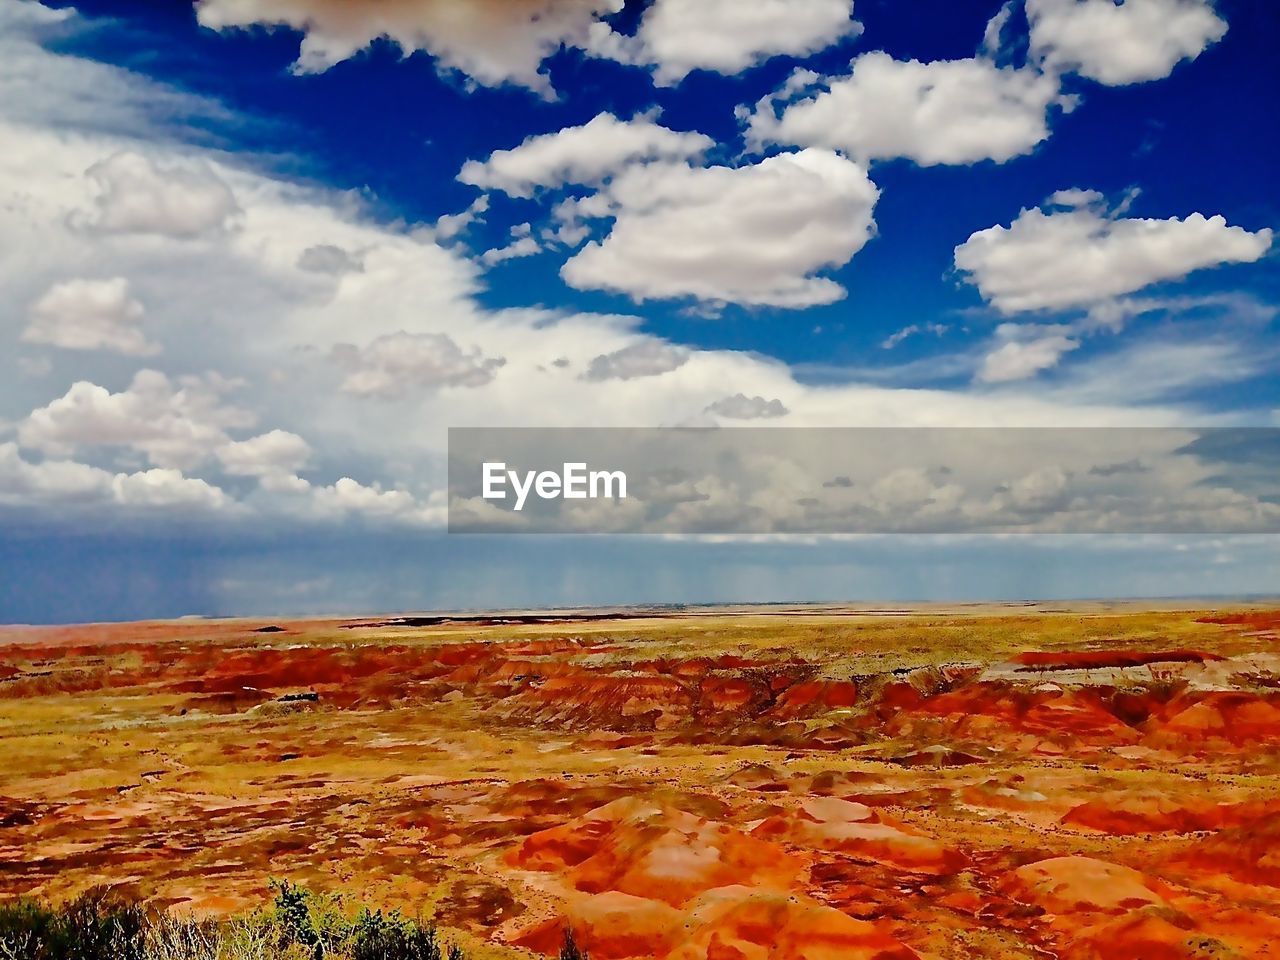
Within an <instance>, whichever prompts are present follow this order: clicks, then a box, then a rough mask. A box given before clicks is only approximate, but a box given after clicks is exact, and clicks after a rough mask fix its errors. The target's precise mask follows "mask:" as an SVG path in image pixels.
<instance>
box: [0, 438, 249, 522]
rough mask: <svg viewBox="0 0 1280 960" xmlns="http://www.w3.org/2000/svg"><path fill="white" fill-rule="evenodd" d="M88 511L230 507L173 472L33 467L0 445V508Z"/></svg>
mask: <svg viewBox="0 0 1280 960" xmlns="http://www.w3.org/2000/svg"><path fill="white" fill-rule="evenodd" d="M32 503H41V504H48V505H60V506H68V505H77V504H83V505H86V506H93V505H100V504H103V503H111V504H115V505H118V506H122V507H140V508H161V509H163V508H178V509H181V510H182V511H183V512H184V513H191V512H199V511H204V510H219V509H222V508H224V507H227V506H229V505H230V503H231V500H230V498H229V497H228V496H227V495H226V494H225V493H224V492H223V491H222V490H220V489H218V488H217V487H215V486H213V485H212V484H210V483H207V482H206V481H204V480H200V479H197V478H192V477H186V476H184V475H183V474H182V473H180V472H179V471H177V470H169V469H152V470H145V471H140V472H137V473H116V474H113V473H111V472H110V471H107V470H103V469H101V468H99V467H92V466H89V465H88V464H84V463H77V462H76V461H74V460H56V459H46V460H43V461H41V462H39V463H32V462H30V461H28V460H26V459H24V458H23V456H22V454H21V452H20V451H19V449H18V445H17V444H16V443H0V505H4V506H19V507H25V506H30V505H31V504H32Z"/></svg>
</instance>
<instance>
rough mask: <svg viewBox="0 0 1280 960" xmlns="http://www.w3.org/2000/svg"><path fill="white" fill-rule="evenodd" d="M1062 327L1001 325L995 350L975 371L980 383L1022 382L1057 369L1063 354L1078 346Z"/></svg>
mask: <svg viewBox="0 0 1280 960" xmlns="http://www.w3.org/2000/svg"><path fill="white" fill-rule="evenodd" d="M1068 333H1069V331H1068V329H1067V328H1065V327H1063V326H1058V325H1054V326H1048V327H1037V326H1020V325H1018V324H1012V323H1006V324H1001V325H1000V327H999V328H998V329H997V330H996V340H997V343H998V346H996V347H995V348H994V349H992V350H991V352H990V353H988V354H987V355H986V357H985V358H983V361H982V366H981V367H980V368H979V370H978V374H977V380H978V381H979V382H980V383H1006V382H1008V381H1011V380H1025V379H1027V378H1028V377H1032V376H1035V375H1036V374H1037V373H1039V372H1040V371H1042V370H1048V369H1050V368H1052V367H1056V366H1057V365H1058V361H1059V360H1060V359H1061V358H1062V356H1063V354H1066V353H1070V352H1071V351H1072V350H1075V349H1076V348H1078V347H1079V346H1080V341H1079V340H1077V339H1075V338H1073V337H1071V336H1069V335H1068Z"/></svg>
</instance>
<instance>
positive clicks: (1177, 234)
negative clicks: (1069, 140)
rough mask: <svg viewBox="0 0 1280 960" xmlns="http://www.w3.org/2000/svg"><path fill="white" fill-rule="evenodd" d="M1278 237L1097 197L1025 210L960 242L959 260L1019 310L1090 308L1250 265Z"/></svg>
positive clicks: (1217, 219)
mask: <svg viewBox="0 0 1280 960" xmlns="http://www.w3.org/2000/svg"><path fill="white" fill-rule="evenodd" d="M1062 196H1063V195H1062V194H1061V193H1059V194H1055V197H1056V198H1058V200H1059V201H1061V198H1062ZM1076 199H1077V200H1078V199H1080V198H1076ZM1271 236H1272V233H1271V230H1270V229H1265V228H1264V229H1262V230H1258V231H1256V232H1252V233H1251V232H1249V231H1248V230H1245V229H1244V228H1243V227H1234V226H1228V225H1227V221H1226V219H1225V218H1223V217H1221V216H1212V217H1206V216H1204V215H1203V214H1201V213H1193V214H1191V215H1190V216H1188V217H1186V218H1184V219H1179V218H1177V217H1171V218H1169V219H1167V220H1147V219H1136V218H1123V217H1115V216H1114V215H1109V214H1108V211H1106V210H1105V209H1104V208H1103V207H1101V206H1100V205H1099V204H1097V203H1090V204H1087V205H1084V206H1078V207H1071V208H1068V209H1057V210H1051V211H1048V212H1046V211H1045V210H1042V209H1031V210H1023V211H1022V213H1021V214H1019V216H1018V217H1017V219H1015V220H1014V221H1013V223H1011V224H1010V225H1009V226H1007V227H1005V226H994V227H989V228H987V229H986V230H980V231H978V232H977V233H975V234H973V235H972V236H971V237H969V239H968V240H966V241H965V242H964V243H962V244H960V246H958V247H956V249H955V264H956V268H957V269H958V270H960V271H961V272H962V273H963V274H965V275H966V277H967V279H968V280H969V281H970V282H971V283H973V284H975V285H976V286H977V288H978V291H979V292H980V293H981V294H982V296H983V298H984V299H986V300H987V301H988V302H990V303H991V305H992V306H994V307H995V308H996V309H997V310H999V311H1000V312H1001V313H1005V314H1011V313H1018V312H1020V311H1028V310H1046V309H1065V308H1069V307H1081V306H1088V305H1089V304H1092V303H1096V302H1099V301H1103V300H1107V299H1110V298H1112V297H1117V296H1121V295H1123V294H1127V293H1132V292H1134V291H1136V290H1141V289H1142V288H1143V287H1146V286H1149V285H1150V284H1153V283H1158V282H1160V281H1164V280H1176V279H1179V278H1181V277H1184V276H1186V275H1187V274H1188V273H1191V272H1192V271H1193V270H1199V269H1202V268H1204V267H1213V266H1218V265H1220V264H1225V263H1250V262H1253V261H1255V260H1258V259H1259V258H1260V257H1262V256H1263V255H1264V254H1265V253H1266V252H1267V250H1268V249H1269V248H1270V246H1271Z"/></svg>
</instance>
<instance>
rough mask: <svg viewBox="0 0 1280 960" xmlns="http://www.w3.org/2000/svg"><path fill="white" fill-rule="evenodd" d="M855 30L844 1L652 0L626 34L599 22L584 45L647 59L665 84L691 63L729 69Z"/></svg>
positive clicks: (818, 46)
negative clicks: (635, 26) (633, 29)
mask: <svg viewBox="0 0 1280 960" xmlns="http://www.w3.org/2000/svg"><path fill="white" fill-rule="evenodd" d="M860 30H861V26H860V25H859V24H858V23H857V22H856V21H855V20H853V2H852V0H752V2H751V3H743V2H742V0H655V3H654V4H653V5H652V6H651V7H649V9H648V10H647V11H646V12H645V15H644V19H643V20H641V22H640V27H639V30H638V31H637V33H636V35H635V36H634V37H628V36H622V35H620V34H618V33H616V32H614V31H613V30H611V29H610V28H609V27H608V25H606V24H603V23H601V24H598V25H597V26H595V27H593V28H592V37H591V43H590V44H589V49H590V50H591V51H592V52H593V53H595V54H597V55H598V56H604V57H609V58H611V59H614V60H618V61H620V62H622V63H629V64H643V65H652V66H653V67H654V68H655V69H654V80H655V81H656V82H657V83H659V84H661V85H671V84H676V83H679V82H680V81H681V80H683V79H684V78H685V76H686V75H688V74H689V73H691V72H692V71H694V70H712V71H715V72H716V73H723V74H737V73H741V72H742V71H743V70H746V69H747V68H748V67H751V66H754V65H755V64H757V63H761V62H763V61H765V60H768V59H769V58H771V57H776V56H781V55H786V56H793V57H804V56H808V55H809V54H812V53H817V52H818V51H819V50H823V49H825V48H826V47H828V46H830V45H831V44H833V43H836V42H838V41H840V40H842V39H844V38H846V37H849V36H856V35H857V33H858V32H859V31H860Z"/></svg>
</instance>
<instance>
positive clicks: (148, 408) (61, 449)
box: [18, 370, 255, 469]
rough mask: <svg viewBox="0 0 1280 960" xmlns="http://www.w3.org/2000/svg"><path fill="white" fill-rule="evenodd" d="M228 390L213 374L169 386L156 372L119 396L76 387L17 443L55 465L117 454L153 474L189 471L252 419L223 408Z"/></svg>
mask: <svg viewBox="0 0 1280 960" xmlns="http://www.w3.org/2000/svg"><path fill="white" fill-rule="evenodd" d="M233 385H234V384H233V383H232V382H230V381H227V380H225V379H223V378H221V377H218V376H216V375H213V374H210V375H206V376H204V377H182V378H179V379H178V381H177V382H176V383H175V382H174V381H172V380H170V379H169V378H168V377H167V376H165V375H164V374H163V373H160V372H158V371H156V370H141V371H139V372H138V373H137V374H136V375H135V376H134V378H133V381H132V383H130V385H129V387H128V388H127V389H126V390H122V391H120V392H119V393H112V392H111V391H109V390H107V389H106V388H105V387H101V386H98V385H97V384H96V383H90V382H89V381H86V380H81V381H78V382H77V383H74V384H72V385H71V388H70V389H69V390H67V392H66V393H65V394H64V395H63V396H61V397H59V398H58V399H56V400H54V401H52V402H51V403H49V404H47V405H45V406H43V407H40V408H38V409H36V410H33V411H32V412H31V413H30V415H28V416H27V418H26V419H25V420H23V421H22V423H20V424H19V426H18V441H19V442H20V443H21V444H22V446H23V447H25V448H28V449H33V450H39V451H41V452H42V453H44V454H46V455H49V456H62V457H65V456H71V455H73V454H74V453H75V452H76V451H77V450H80V449H82V448H94V447H124V448H127V449H130V450H134V451H137V452H139V453H142V454H144V455H145V456H146V457H147V459H148V460H149V461H150V462H151V463H152V464H154V465H155V466H158V467H172V468H176V469H190V468H192V467H195V466H198V465H199V464H201V463H203V462H204V461H206V460H207V459H208V458H209V457H210V456H211V455H212V454H213V453H214V451H215V450H217V449H218V448H219V447H221V446H222V445H223V444H225V443H226V442H227V441H228V435H227V430H229V429H233V428H242V427H250V426H252V425H253V422H254V419H255V418H254V417H253V416H252V415H250V414H248V413H247V412H245V411H243V410H239V409H237V408H235V407H231V406H228V405H227V404H225V403H224V402H223V396H224V394H225V393H227V392H228V390H230V389H231V388H232V386H233Z"/></svg>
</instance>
